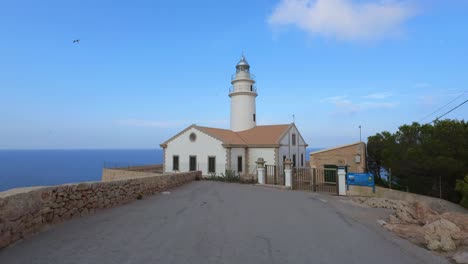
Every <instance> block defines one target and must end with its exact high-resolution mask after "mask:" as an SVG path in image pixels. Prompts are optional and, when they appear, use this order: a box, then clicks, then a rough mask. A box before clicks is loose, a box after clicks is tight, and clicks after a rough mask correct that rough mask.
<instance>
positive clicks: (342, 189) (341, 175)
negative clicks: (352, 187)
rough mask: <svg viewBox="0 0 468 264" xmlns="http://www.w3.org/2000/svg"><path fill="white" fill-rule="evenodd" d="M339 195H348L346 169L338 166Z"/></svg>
mask: <svg viewBox="0 0 468 264" xmlns="http://www.w3.org/2000/svg"><path fill="white" fill-rule="evenodd" d="M337 184H338V195H346V170H345V167H338V181H337Z"/></svg>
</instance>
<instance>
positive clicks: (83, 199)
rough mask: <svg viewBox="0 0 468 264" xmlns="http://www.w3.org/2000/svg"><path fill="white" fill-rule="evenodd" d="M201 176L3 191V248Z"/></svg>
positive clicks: (0, 241)
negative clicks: (76, 219) (54, 225)
mask: <svg viewBox="0 0 468 264" xmlns="http://www.w3.org/2000/svg"><path fill="white" fill-rule="evenodd" d="M153 175H154V174H153ZM200 176H201V172H185V173H174V174H164V175H157V176H150V177H142V178H133V179H124V180H116V181H108V182H88V183H78V184H67V185H59V186H52V187H32V188H21V189H14V190H10V191H6V192H0V249H1V248H3V247H6V246H8V245H10V244H12V243H14V242H15V241H17V240H20V239H22V238H27V237H29V236H31V235H32V234H34V233H36V232H38V231H40V230H41V229H43V228H44V227H45V226H47V225H50V224H56V223H60V222H63V221H66V220H68V219H71V218H76V217H81V216H84V215H88V214H93V213H94V212H95V211H96V210H98V209H102V208H110V207H114V206H117V205H120V204H124V203H128V202H130V201H133V200H135V199H137V197H138V196H140V195H141V196H143V197H144V196H146V195H151V194H154V193H158V192H161V191H165V190H167V189H170V188H173V187H176V186H179V185H183V184H185V183H188V182H191V181H193V180H194V179H195V178H196V177H200Z"/></svg>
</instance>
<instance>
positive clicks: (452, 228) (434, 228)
mask: <svg viewBox="0 0 468 264" xmlns="http://www.w3.org/2000/svg"><path fill="white" fill-rule="evenodd" d="M350 202H351V203H354V204H356V205H359V206H366V207H373V208H388V209H393V210H394V213H393V214H391V215H390V216H389V217H388V219H387V221H380V222H379V223H380V224H381V225H382V226H383V227H385V228H387V229H388V230H390V231H392V232H393V233H395V234H397V235H398V236H400V237H402V238H405V239H408V240H409V241H411V242H412V243H415V244H418V245H421V246H423V247H425V248H427V249H429V250H432V251H437V252H439V253H442V254H443V255H445V256H447V257H449V258H451V259H452V260H454V261H456V262H457V263H467V262H464V261H465V260H466V259H465V258H464V257H465V256H466V255H467V254H466V252H468V214H466V213H459V212H444V211H443V210H440V208H431V205H428V204H425V203H422V202H407V201H402V200H392V199H387V198H378V197H371V198H368V197H356V198H353V199H352V200H351V201H350Z"/></svg>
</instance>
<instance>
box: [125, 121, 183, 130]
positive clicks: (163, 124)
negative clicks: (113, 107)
mask: <svg viewBox="0 0 468 264" xmlns="http://www.w3.org/2000/svg"><path fill="white" fill-rule="evenodd" d="M116 124H118V125H120V126H129V127H156V128H170V127H178V126H181V125H184V124H187V123H186V122H183V121H153V120H142V119H124V120H117V121H116Z"/></svg>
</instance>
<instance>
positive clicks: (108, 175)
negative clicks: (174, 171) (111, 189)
mask: <svg viewBox="0 0 468 264" xmlns="http://www.w3.org/2000/svg"><path fill="white" fill-rule="evenodd" d="M158 175H159V176H160V175H162V174H159V173H153V172H141V171H131V170H126V169H125V170H124V169H120V168H119V169H102V178H101V181H103V182H107V181H115V180H127V179H133V178H144V177H154V176H158Z"/></svg>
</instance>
